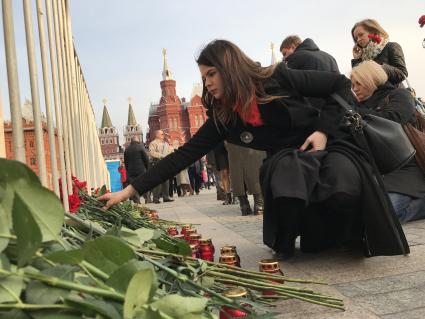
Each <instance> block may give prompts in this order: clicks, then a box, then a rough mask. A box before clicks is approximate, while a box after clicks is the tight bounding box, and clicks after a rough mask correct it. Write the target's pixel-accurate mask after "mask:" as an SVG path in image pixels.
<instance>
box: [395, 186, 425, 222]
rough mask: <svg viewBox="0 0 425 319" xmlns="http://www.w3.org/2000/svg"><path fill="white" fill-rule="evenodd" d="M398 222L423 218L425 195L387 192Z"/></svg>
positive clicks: (424, 213)
mask: <svg viewBox="0 0 425 319" xmlns="http://www.w3.org/2000/svg"><path fill="white" fill-rule="evenodd" d="M388 195H389V197H390V200H391V203H392V204H393V206H394V210H395V213H396V215H397V217H398V219H399V220H400V223H402V224H403V223H407V222H409V221H411V220H416V219H422V218H425V197H422V198H415V197H411V196H408V195H403V194H399V193H388Z"/></svg>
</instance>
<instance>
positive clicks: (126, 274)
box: [106, 259, 151, 293]
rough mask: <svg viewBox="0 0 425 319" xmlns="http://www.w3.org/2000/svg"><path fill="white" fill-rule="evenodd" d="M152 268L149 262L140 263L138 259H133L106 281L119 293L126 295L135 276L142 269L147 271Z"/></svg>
mask: <svg viewBox="0 0 425 319" xmlns="http://www.w3.org/2000/svg"><path fill="white" fill-rule="evenodd" d="M150 267H151V264H150V263H148V262H147V261H138V260H136V259H132V260H130V261H129V262H127V263H125V264H124V265H122V266H121V267H120V268H118V269H117V270H116V271H114V272H113V273H112V275H111V276H110V277H109V279H108V280H107V281H106V284H107V285H109V286H111V287H112V288H114V289H115V290H117V291H119V292H122V293H125V292H126V291H127V287H128V284H129V283H130V280H131V278H133V276H134V274H135V273H136V272H137V271H139V270H140V269H146V268H150Z"/></svg>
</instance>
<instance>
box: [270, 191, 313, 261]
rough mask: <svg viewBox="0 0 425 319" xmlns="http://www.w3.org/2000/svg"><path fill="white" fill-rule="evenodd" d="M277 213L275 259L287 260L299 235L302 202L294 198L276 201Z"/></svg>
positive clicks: (302, 208)
mask: <svg viewBox="0 0 425 319" xmlns="http://www.w3.org/2000/svg"><path fill="white" fill-rule="evenodd" d="M274 205H276V208H275V209H276V211H275V212H276V213H278V214H279V215H278V221H277V222H278V229H279V231H278V233H277V238H276V243H275V247H274V250H275V251H276V253H277V257H278V258H279V257H283V258H288V257H290V256H292V255H293V254H294V252H295V240H296V239H297V237H298V235H299V222H300V215H301V213H302V212H303V210H304V209H305V207H304V205H305V204H304V201H303V200H300V199H294V198H282V199H278V200H276V202H275V204H274Z"/></svg>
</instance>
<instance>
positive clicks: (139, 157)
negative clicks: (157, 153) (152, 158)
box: [124, 141, 149, 180]
mask: <svg viewBox="0 0 425 319" xmlns="http://www.w3.org/2000/svg"><path fill="white" fill-rule="evenodd" d="M124 164H125V169H126V171H127V178H129V179H130V180H132V179H134V178H135V177H137V176H139V175H141V174H144V173H145V172H146V171H147V169H148V166H149V158H148V154H147V152H146V149H145V147H144V146H143V144H141V143H139V142H136V141H133V142H131V143H130V145H129V146H128V147H127V148H126V149H125V151H124Z"/></svg>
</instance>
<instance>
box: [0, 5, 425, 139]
mask: <svg viewBox="0 0 425 319" xmlns="http://www.w3.org/2000/svg"><path fill="white" fill-rule="evenodd" d="M13 2H14V18H15V33H16V42H17V51H18V63H19V70H20V79H19V80H20V87H21V101H22V102H23V101H24V99H25V98H29V99H30V98H31V94H30V89H29V79H28V71H27V69H28V63H27V60H26V46H25V33H24V27H23V13H22V7H21V6H22V2H21V1H13ZM70 4H71V16H72V26H73V33H74V41H75V45H76V49H77V52H78V54H79V58H80V61H81V63H82V66H83V72H84V75H85V78H86V81H87V84H88V88H89V92H90V96H91V100H92V102H93V108H94V110H95V113H96V116H97V123H98V125H99V124H100V121H101V114H102V107H103V105H102V99H103V98H105V97H106V98H107V99H108V100H109V103H108V104H109V105H108V109H109V113H110V115H111V119H112V123H113V124H114V125H115V126H116V127H117V129H118V130H119V131H120V132H122V130H123V127H124V125H125V124H126V121H127V110H128V104H127V98H128V97H129V96H131V97H132V98H133V108H134V112H135V115H136V118H137V120H138V122H139V123H140V124H141V125H142V127H143V129H144V131H145V130H146V126H147V117H148V110H149V106H150V103H151V102H157V101H158V100H159V98H160V94H161V91H160V86H159V82H160V81H161V72H162V53H161V52H162V48H167V51H168V65H169V67H170V69H171V72H172V74H173V78H174V79H175V80H176V81H177V94H178V95H179V96H180V97H190V93H191V90H192V86H193V84H194V83H197V82H200V75H199V71H198V68H197V65H196V63H195V58H196V56H197V53H198V52H199V51H200V49H201V48H202V46H203V45H205V44H206V43H208V42H209V41H211V40H213V39H215V38H225V39H228V40H231V41H233V42H235V43H236V44H237V45H239V46H240V48H241V49H242V50H244V51H245V52H246V53H247V54H248V55H249V56H250V57H251V58H253V59H254V60H256V61H260V62H261V63H262V64H263V65H268V64H269V63H270V59H271V50H270V43H271V42H274V43H275V45H276V47H279V45H280V43H281V41H282V39H283V38H284V37H285V36H287V35H291V34H298V35H300V36H301V38H306V37H310V38H312V39H313V40H314V41H315V42H316V44H317V45H318V46H319V47H320V48H321V49H322V50H324V51H327V52H328V53H330V54H332V55H333V56H334V57H335V58H336V60H337V62H338V64H339V67H340V70H341V71H342V72H343V73H348V72H349V70H350V68H351V65H350V61H351V57H352V54H351V49H352V46H353V43H352V39H351V35H350V30H351V27H352V25H353V24H354V23H355V22H357V21H359V20H361V19H364V18H375V19H377V20H378V21H379V22H380V23H381V24H382V26H383V27H384V29H386V30H387V32H388V33H389V34H390V40H392V41H396V42H398V43H400V44H401V46H402V47H403V50H404V53H405V57H406V62H407V67H408V71H409V80H410V82H411V84H412V86H413V87H415V89H416V91H417V92H418V94H419V95H422V96H425V76H424V74H425V49H423V48H422V45H421V43H422V40H423V39H424V38H425V28H423V29H421V28H419V26H418V23H417V20H418V18H419V16H420V15H422V14H425V1H408V2H405V3H402V2H400V0H397V1H395V0H389V1H373V2H372V1H370V0H369V1H365V0H357V1H330V0H322V1H278V0H268V1H260V0H216V1H194V0H180V1H172V0H155V1H148V0H120V1H116V0H90V1H87V0H85V1H83V0H70ZM34 7H35V1H33V13H35V8H34ZM33 23H36V19H35V17H34V20H33ZM36 30H37V29H36ZM37 48H38V44H37ZM276 55H277V57H278V58H279V59H280V58H281V55H280V53H279V52H278V49H276ZM40 63H41V62H40V58H39V57H38V64H39V65H40ZM39 79H40V83H39V86H40V96H41V102H42V104H43V101H44V100H43V94H42V83H41V71H40V72H39ZM0 89H1V91H2V95H3V97H2V99H3V104H4V109H5V110H4V113H5V117H6V118H8V117H9V115H8V114H9V102H8V92H7V77H6V68H5V58H4V41H3V34H2V33H1V34H0ZM42 107H43V106H42Z"/></svg>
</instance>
